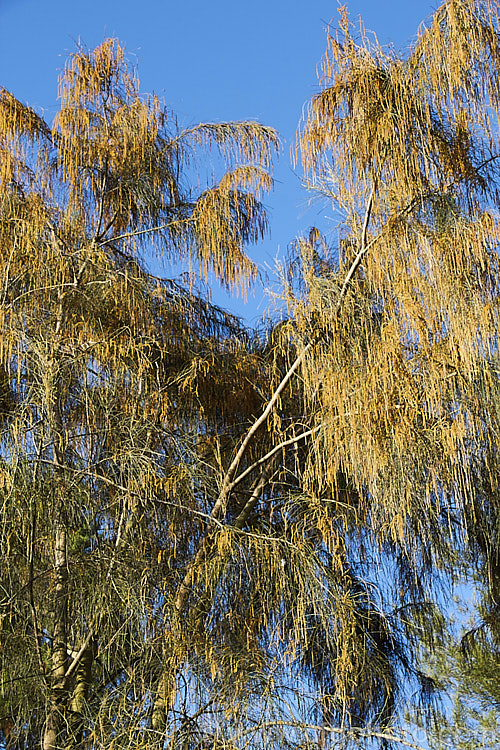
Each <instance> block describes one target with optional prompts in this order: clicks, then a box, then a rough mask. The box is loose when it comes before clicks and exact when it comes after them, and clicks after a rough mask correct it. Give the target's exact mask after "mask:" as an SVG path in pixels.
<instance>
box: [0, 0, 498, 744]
mask: <svg viewBox="0 0 500 750" xmlns="http://www.w3.org/2000/svg"><path fill="white" fill-rule="evenodd" d="M496 13H497V4H496V3H490V2H484V3H479V2H473V1H472V0H449V1H448V2H446V3H444V4H443V5H442V6H441V8H439V9H438V11H437V12H436V14H435V15H434V17H433V19H432V20H431V22H430V24H429V26H428V28H427V29H425V30H423V31H422V32H421V34H420V36H419V37H418V39H417V41H416V43H415V44H414V46H413V47H412V48H411V49H410V51H409V53H408V55H407V57H406V58H404V59H403V58H400V57H399V56H397V55H396V53H394V52H393V51H391V50H386V49H381V48H380V47H379V46H378V45H376V44H372V43H370V42H369V41H368V39H367V37H366V35H364V34H361V36H360V38H359V39H355V38H354V37H353V36H352V34H351V27H350V25H349V21H348V18H347V14H346V12H345V10H342V13H341V21H340V27H339V32H338V34H337V35H336V36H332V37H329V40H328V50H327V54H326V57H325V60H324V67H323V77H322V80H321V90H320V93H319V94H318V95H317V96H315V97H314V98H313V99H312V101H311V102H310V105H309V108H308V110H307V114H306V117H305V119H304V122H303V123H302V125H301V127H300V130H299V138H298V148H299V151H300V153H301V156H302V159H303V162H304V167H305V170H306V174H307V175H308V179H309V182H310V186H311V187H312V188H314V189H315V190H316V191H317V190H320V191H321V190H322V191H324V192H325V193H326V194H328V195H329V196H333V198H334V203H333V208H334V210H335V211H337V212H339V211H340V212H341V214H342V229H341V233H340V241H339V247H338V249H337V250H336V251H335V252H333V251H332V250H331V249H329V248H328V246H327V244H326V242H325V241H324V240H323V239H322V238H321V236H320V235H319V232H317V231H311V233H310V236H309V239H308V240H305V239H301V240H299V241H298V242H297V244H296V250H297V252H296V259H295V261H294V263H291V264H290V267H289V269H288V272H289V278H288V279H287V285H286V293H287V303H288V306H289V316H288V318H287V319H286V320H284V321H282V322H281V323H279V324H274V325H272V324H269V331H268V333H267V335H266V336H262V337H259V336H257V335H256V334H253V333H250V332H247V331H245V330H243V328H242V326H241V324H240V323H239V321H238V320H236V319H235V318H233V317H232V316H230V315H229V314H227V313H224V312H223V311H221V310H219V309H217V308H216V307H214V306H213V305H210V304H208V303H207V302H206V301H205V300H204V299H203V296H202V295H201V294H199V293H197V292H196V291H195V288H194V287H193V286H192V285H191V286H190V285H189V284H188V285H186V286H187V287H188V288H184V287H183V286H182V285H179V284H176V283H174V282H168V281H165V280H162V279H158V278H156V277H154V276H153V275H152V274H151V273H149V272H148V271H147V269H146V266H145V261H144V258H145V253H146V252H150V251H152V250H156V252H157V253H160V254H162V253H163V254H164V255H165V256H166V258H167V259H168V258H173V259H184V260H188V262H189V263H190V264H192V267H193V268H194V267H197V268H199V270H200V272H201V275H202V277H203V276H206V275H207V274H209V273H214V274H215V275H216V277H217V278H218V279H219V280H220V281H221V282H222V283H223V284H226V285H227V286H229V287H230V288H233V289H234V288H236V287H239V288H242V289H244V288H245V285H246V284H247V283H250V282H251V281H252V279H254V278H255V267H254V265H253V264H252V262H251V261H250V260H249V259H248V257H247V256H246V254H245V253H244V245H245V244H246V243H247V242H251V241H255V240H256V239H258V238H259V237H260V236H261V235H262V232H263V231H264V230H265V228H266V217H265V213H264V211H263V209H262V206H261V204H260V202H259V201H260V197H261V195H262V193H263V192H265V191H266V190H268V189H269V188H270V186H271V182H270V178H269V175H268V171H267V170H268V167H269V165H270V159H271V155H272V152H273V151H274V150H275V148H276V143H277V141H276V135H275V133H274V131H272V130H270V129H266V128H264V127H262V126H260V125H257V124H255V123H229V124H223V125H213V124H206V125H200V126H197V127H194V128H191V129H187V130H179V129H178V128H177V126H176V123H175V120H174V119H173V117H172V115H171V114H170V113H169V112H168V111H167V110H166V109H165V108H164V106H163V105H162V104H161V103H160V102H159V101H158V100H157V99H155V98H154V97H150V98H149V99H144V98H141V97H140V96H139V94H138V83H137V80H136V78H135V77H134V75H133V74H132V73H131V72H130V69H129V67H128V66H127V64H126V58H125V56H124V52H123V50H122V49H121V47H120V46H119V45H118V44H117V43H116V42H114V41H107V42H105V43H104V44H103V45H101V47H99V48H97V50H95V51H93V52H86V51H84V50H79V51H77V53H76V54H75V55H73V56H72V57H71V58H70V61H69V63H68V65H67V67H66V69H65V71H64V73H63V75H62V78H61V110H60V113H59V114H58V116H57V118H56V119H55V121H54V124H53V126H52V127H49V126H48V125H46V124H45V123H44V122H43V121H42V120H41V119H40V118H39V117H38V116H37V115H36V114H35V113H34V112H32V111H31V110H30V109H29V108H27V107H25V106H23V105H21V104H20V103H19V102H17V101H16V100H15V99H14V98H13V97H12V96H11V95H10V94H8V92H5V91H2V94H1V100H0V103H1V107H0V112H1V115H0V118H1V120H0V124H1V128H0V148H1V149H2V155H5V158H2V161H1V170H2V171H1V179H2V188H1V191H0V199H1V206H0V233H1V237H0V240H1V242H0V244H1V247H2V248H3V250H2V275H1V279H0V302H1V306H0V315H1V316H2V319H1V322H2V339H1V343H0V406H1V409H2V414H1V419H2V430H3V431H2V453H1V455H2V462H1V464H0V494H1V497H2V502H1V506H0V507H2V514H3V516H2V521H3V525H2V532H1V533H2V537H1V544H2V554H3V555H4V560H5V561H6V562H5V564H4V565H3V566H2V579H1V586H2V589H1V592H2V593H1V615H2V621H1V622H2V624H1V630H0V636H1V646H0V660H1V664H2V683H1V685H0V732H1V733H2V734H1V735H0V736H1V737H2V738H3V739H4V743H5V744H6V745H9V746H10V747H16V748H17V747H19V748H31V747H34V746H35V745H36V746H37V747H38V746H40V743H42V746H43V748H44V750H56V749H57V750H59V748H62V747H64V748H70V747H75V748H76V747H78V748H84V747H85V748H93V747H127V748H131V747H149V748H166V747H168V748H171V750H203V748H206V747H208V746H210V747H220V748H222V747H224V748H232V749H233V750H241V749H242V748H243V747H247V746H249V745H250V746H255V747H259V748H260V747H269V748H271V747H272V748H286V747H295V748H309V747H312V746H318V744H319V745H321V746H322V747H327V746H330V747H335V746H346V745H348V744H349V743H354V744H357V745H358V746H359V744H362V743H365V742H366V743H367V744H368V745H369V746H373V743H374V742H377V741H380V743H382V744H384V743H385V744H386V745H387V743H390V742H398V743H400V744H401V743H402V744H403V745H404V744H405V742H406V741H407V739H406V738H405V736H404V734H403V733H402V731H396V729H394V728H391V723H394V722H396V720H397V717H398V712H399V708H400V706H401V703H402V701H403V699H404V697H405V690H406V691H407V692H411V693H413V692H414V691H415V690H417V688H420V696H421V699H422V701H424V702H425V700H427V699H428V698H429V697H430V695H431V693H432V688H433V684H432V681H431V680H430V679H428V678H426V676H425V675H424V674H421V673H420V672H419V670H418V665H416V664H415V659H414V658H413V657H414V653H413V652H412V650H413V649H414V647H415V643H417V642H418V641H419V637H420V635H421V633H422V632H427V633H429V638H428V642H429V644H430V646H429V647H432V639H433V637H435V635H434V634H437V633H438V632H439V628H440V626H441V624H442V617H441V615H440V613H439V609H438V607H437V606H436V603H435V593H436V592H435V588H436V586H435V585H434V586H433V584H435V582H436V580H438V581H439V580H445V581H449V580H450V579H453V567H454V565H455V563H456V561H457V556H458V555H464V556H466V555H469V557H467V558H466V559H467V561H469V560H470V559H471V558H472V557H474V556H475V557H476V558H478V559H479V560H480V563H481V566H482V567H480V570H479V573H480V575H481V576H482V578H483V581H484V583H485V586H486V589H487V592H488V595H487V598H486V601H485V606H484V612H485V622H487V623H488V624H489V625H491V623H493V625H491V627H490V629H491V633H492V634H493V635H492V638H493V637H496V635H495V633H497V632H498V629H495V628H496V625H494V624H495V623H496V619H497V612H498V609H497V605H496V602H497V596H498V589H499V588H500V577H499V574H498V570H499V567H498V559H499V556H498V499H497V498H498V496H497V491H498V490H497V484H496V483H497V476H498V467H497V447H496V441H495V437H496V435H497V434H498V419H497V415H498V403H499V398H498V396H500V394H499V393H497V391H498V382H499V379H498V366H499V365H498V351H497V326H498V320H497V317H498V306H497V299H498V290H497V276H498V274H497V264H498V260H497V259H498V251H497V244H498V243H497V233H498V217H497V215H496V208H495V207H496V202H497V194H496V170H497V155H498V154H497V132H498V131H497V119H496V118H497V109H498V101H497V99H498V96H497V86H498V83H497V81H498V73H499V72H500V71H499V70H498V68H499V67H500V66H499V65H498V62H499V55H498V39H499V36H498V19H497V15H496ZM205 149H208V150H213V151H214V152H215V154H216V159H217V160H218V161H217V163H218V164H219V165H224V166H225V167H226V169H225V171H224V173H223V174H222V176H221V177H220V179H219V180H218V182H217V183H215V184H207V185H206V186H205V187H204V188H202V189H201V190H200V191H198V192H196V191H195V190H193V189H190V187H189V183H188V175H190V174H192V170H193V169H199V168H201V169H202V170H203V164H204V162H200V161H199V153H200V150H201V151H204V150H205ZM26 653H29V658H28V659H26Z"/></svg>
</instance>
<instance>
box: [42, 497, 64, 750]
mask: <svg viewBox="0 0 500 750" xmlns="http://www.w3.org/2000/svg"><path fill="white" fill-rule="evenodd" d="M61 510H62V509H61V507H60V505H59V508H58V511H59V514H60V513H61ZM66 550H67V539H66V527H65V525H64V524H63V523H61V519H60V518H59V519H58V523H57V526H56V536H55V557H54V569H55V579H56V586H55V600H54V642H53V646H52V669H51V675H50V682H51V695H50V707H49V713H48V716H47V722H46V725H45V731H44V736H43V750H57V747H58V738H59V735H60V728H61V725H62V719H63V715H64V703H65V693H66V666H67V659H68V656H67V617H68V568H67V556H66Z"/></svg>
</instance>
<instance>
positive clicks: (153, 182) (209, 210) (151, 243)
mask: <svg viewBox="0 0 500 750" xmlns="http://www.w3.org/2000/svg"><path fill="white" fill-rule="evenodd" d="M60 94H61V108H60V111H59V113H58V115H57V117H56V118H55V121H54V123H53V125H52V126H49V125H48V124H47V123H45V122H44V121H43V119H41V118H40V117H39V116H38V115H37V114H36V113H35V112H33V111H32V110H31V109H29V108H28V107H26V106H24V105H22V104H21V103H20V102H18V101H17V100H16V99H15V98H14V97H13V96H12V95H11V94H10V93H8V92H7V91H5V90H4V89H2V90H1V91H0V150H1V154H2V156H1V175H0V198H1V204H0V234H1V239H0V244H1V247H2V274H1V278H2V299H1V313H0V315H1V325H2V342H1V347H0V348H1V353H0V359H1V366H0V367H1V372H2V423H3V432H2V470H1V476H2V479H1V483H2V495H3V498H2V507H3V526H2V529H3V531H2V556H3V564H2V584H1V585H2V651H1V659H2V697H1V702H0V705H1V709H0V714H1V717H2V718H1V722H2V723H1V731H2V733H3V737H4V742H5V744H6V745H7V746H9V747H32V746H35V745H36V746H38V745H39V744H40V742H41V743H42V745H43V748H44V750H52V749H53V748H56V747H57V748H59V747H63V746H64V747H69V746H81V745H82V743H84V744H85V743H90V744H96V743H97V744H99V743H100V742H101V740H102V741H103V743H104V744H105V743H106V742H111V741H113V740H118V741H121V739H120V738H121V736H122V735H121V734H120V732H122V731H125V730H127V731H129V735H128V736H129V739H130V738H131V737H132V730H131V729H130V727H135V729H136V730H137V728H138V727H140V726H147V725H148V723H149V725H150V726H151V725H152V726H153V728H154V729H155V731H156V725H155V722H156V723H158V706H159V705H160V703H161V700H163V699H164V698H163V693H162V692H161V691H162V690H164V687H163V683H164V677H163V671H162V670H163V666H162V664H163V658H164V655H165V653H167V656H166V657H165V658H166V659H167V660H170V661H172V662H175V661H176V660H178V659H179V658H180V656H181V654H182V649H183V647H184V646H183V641H181V642H180V643H179V645H178V646H172V647H170V646H169V645H168V639H169V637H170V636H169V633H171V632H172V630H173V629H174V624H173V623H171V622H168V618H163V617H162V608H163V607H164V606H165V601H166V599H167V598H168V597H169V596H172V590H173V588H174V587H175V581H176V579H177V578H178V576H179V575H181V574H182V566H183V565H184V563H185V557H186V556H188V555H189V553H190V551H191V549H192V546H193V545H194V544H196V539H197V537H198V536H199V535H200V534H201V533H202V532H201V520H202V518H203V514H202V511H201V509H200V507H199V506H200V504H202V503H203V487H204V486H205V485H207V483H208V479H205V480H204V481H203V483H202V484H201V485H200V483H199V482H198V481H197V479H196V473H195V470H194V469H193V465H194V464H195V459H196V461H197V462H198V463H199V462H200V461H202V460H203V456H205V455H209V454H210V450H211V449H210V445H211V442H213V439H214V434H217V424H218V423H219V422H220V423H227V422H228V420H237V419H242V418H244V415H245V413H246V411H247V410H248V409H252V408H253V403H254V402H255V399H256V398H257V397H256V395H255V392H254V391H253V389H250V388H249V387H248V384H247V382H246V380H245V378H246V377H248V376H251V375H252V373H254V382H255V384H256V385H258V383H259V378H260V374H259V372H260V369H261V368H260V366H259V363H258V362H257V361H256V357H255V355H254V354H253V353H252V351H251V350H250V349H249V347H248V345H247V343H246V339H245V336H244V335H243V332H242V330H241V326H240V325H239V323H238V322H237V321H236V320H235V319H234V318H233V317H231V316H229V315H227V314H225V313H223V312H222V311H220V310H218V309H217V308H215V307H213V306H211V305H209V304H207V303H206V302H204V301H203V299H202V298H200V297H199V295H197V294H196V293H195V292H194V290H193V289H192V288H191V289H190V288H188V289H183V288H182V287H180V286H179V285H177V284H175V283H174V282H168V281H164V280H162V279H157V278H156V277H154V276H153V275H152V274H151V273H149V272H148V271H147V269H146V266H145V262H144V257H145V255H144V253H145V248H147V250H148V252H151V250H152V249H154V248H156V249H157V250H158V252H159V253H161V254H163V255H165V256H166V257H167V258H174V259H185V260H189V261H190V262H192V263H193V264H197V265H198V266H199V267H200V269H201V272H202V274H204V275H205V276H206V275H207V274H208V273H214V274H215V276H216V277H217V278H218V279H219V280H220V281H221V282H222V283H223V284H226V285H227V286H229V287H235V286H236V285H239V286H241V287H243V288H244V287H245V285H246V284H247V282H248V281H249V280H250V279H252V278H254V277H255V273H256V267H255V266H254V264H253V263H252V262H251V261H250V260H249V258H248V257H247V256H246V254H245V253H244V245H245V244H246V243H248V242H251V241H255V240H256V239H257V238H258V237H260V236H262V234H263V232H264V231H265V229H266V226H267V219H266V214H265V211H264V209H263V207H262V205H261V203H260V202H259V199H258V198H259V195H260V194H261V192H262V191H266V190H268V189H269V188H270V186H271V179H270V177H269V174H268V172H267V169H268V167H269V166H270V163H271V157H272V154H273V152H274V151H275V150H276V148H277V145H278V141H277V136H276V133H275V132H274V131H273V130H272V129H270V128H266V127H264V126H262V125H259V124H257V123H251V122H247V123H246V122H242V123H226V124H202V125H199V126H196V127H193V128H190V129H187V130H180V129H179V128H178V126H177V124H176V121H175V118H174V117H173V115H171V114H170V113H169V111H168V110H167V109H166V108H165V107H164V106H163V105H162V104H161V102H160V101H159V100H158V99H157V98H156V97H150V98H148V99H144V98H141V97H140V95H139V91H138V82H137V80H136V78H135V76H134V74H133V73H132V72H131V70H130V68H129V66H128V64H127V61H126V58H125V53H124V50H123V48H121V47H120V45H119V44H118V43H116V42H115V41H113V40H107V41H106V42H104V43H103V44H102V45H101V46H100V47H98V48H97V49H95V50H94V51H92V52H88V51H86V50H83V49H79V50H78V51H77V52H76V53H75V54H74V55H72V56H71V58H70V60H69V63H68V65H67V67H66V69H65V70H64V72H63V74H62V76H61V82H60ZM204 147H208V148H210V149H215V150H216V151H217V152H218V159H219V163H221V164H222V165H223V166H224V167H225V169H224V170H223V173H222V176H221V178H220V180H219V181H218V182H217V183H214V184H212V185H210V184H208V185H207V187H206V188H205V189H201V190H199V191H198V192H196V190H195V189H192V188H190V186H189V182H188V177H189V175H190V174H193V170H194V169H195V168H196V166H197V164H199V157H198V151H199V150H200V148H204ZM232 363H234V366H232ZM230 369H231V382H230V381H229V375H228V372H229V370H230ZM208 371H209V374H208V375H207V372H208ZM243 374H244V375H243ZM244 376H245V378H244ZM236 388H239V389H240V390H239V394H238V395H239V397H240V398H239V400H238V403H236V401H235V397H234V391H235V389H236ZM231 399H232V401H231ZM196 470H199V467H196ZM186 513H187V516H186ZM191 513H194V514H196V513H198V517H197V516H196V515H195V516H194V521H193V517H192V516H191V515H190V514H191ZM183 555H184V557H183ZM184 640H189V639H188V638H186V639H184ZM162 643H163V646H162ZM168 652H170V653H168ZM165 668H166V667H165ZM134 691H135V694H136V696H137V697H136V698H135V699H131V702H130V707H129V705H128V700H129V697H130V695H131V694H132V693H134ZM151 714H152V718H151ZM148 717H149V718H148ZM104 738H105V740H104ZM160 740H161V737H160ZM158 741H159V740H158V738H157V739H156V743H158ZM153 744H155V743H153ZM159 744H160V745H161V744H162V741H159Z"/></svg>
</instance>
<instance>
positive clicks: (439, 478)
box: [290, 0, 500, 632]
mask: <svg viewBox="0 0 500 750" xmlns="http://www.w3.org/2000/svg"><path fill="white" fill-rule="evenodd" d="M499 39H500V37H499V26H498V4H497V3H496V2H476V0H448V1H447V2H445V3H443V4H442V6H441V7H440V8H439V9H438V10H437V11H436V13H435V14H434V16H433V18H432V19H431V21H430V23H429V25H428V27H427V28H423V29H422V30H421V31H420V32H419V35H418V37H417V40H416V42H415V44H414V45H413V46H412V48H411V49H410V51H409V53H408V55H407V56H406V57H405V58H402V57H400V56H399V55H397V54H396V53H395V52H394V51H393V50H391V49H385V48H381V47H380V46H379V45H378V44H376V43H373V42H372V41H371V40H370V39H369V37H368V36H367V35H366V34H365V33H364V31H363V29H362V30H361V35H360V37H359V39H356V38H354V37H353V35H352V31H351V25H350V23H349V19H348V17H347V13H346V10H345V8H343V9H341V20H340V26H339V31H338V32H337V34H334V35H332V36H330V37H329V40H328V49H327V53H326V56H325V58H324V61H323V67H322V78H321V91H320V92H319V93H318V94H317V95H316V96H315V97H313V99H312V100H311V102H310V104H309V107H308V110H307V112H306V115H305V117H304V121H303V123H302V124H301V126H300V129H299V135H298V148H299V151H300V155H301V158H302V161H303V164H304V168H305V171H306V174H307V175H308V180H309V183H310V186H311V187H312V188H313V189H315V190H319V191H323V192H324V193H325V194H326V195H328V196H329V197H330V198H331V199H332V200H333V207H334V210H335V211H336V212H337V213H338V214H339V215H340V216H341V224H340V232H339V234H340V241H339V246H338V249H337V251H336V252H333V251H332V250H331V249H329V248H328V247H327V246H326V244H325V242H324V241H322V240H321V238H320V237H319V234H318V233H317V232H312V233H311V236H310V237H309V239H308V240H306V239H303V240H301V241H299V243H298V245H297V250H298V256H299V264H298V267H299V269H300V270H299V272H298V273H299V277H300V283H299V287H300V289H301V294H300V295H296V294H295V295H294V294H293V287H294V285H295V286H296V284H297V278H296V274H295V277H294V274H293V273H292V278H291V279H290V295H291V299H290V305H291V309H292V310H293V314H294V315H295V316H296V328H297V333H298V340H299V341H300V342H301V344H300V345H298V347H299V352H300V354H299V359H300V362H301V373H302V377H303V388H304V398H305V401H306V404H307V410H308V412H309V413H311V414H314V420H315V421H314V424H316V425H318V429H317V430H316V432H315V433H314V436H313V437H312V438H311V443H312V444H313V447H312V451H311V453H310V455H309V456H308V459H307V462H306V465H305V468H304V474H303V481H304V486H305V487H307V488H309V491H310V492H311V493H313V492H314V493H318V494H319V495H321V496H331V495H333V496H334V497H336V496H337V497H338V478H339V476H347V477H348V479H349V483H350V484H351V485H352V488H353V489H354V491H355V492H354V498H355V499H354V501H351V502H347V503H346V502H345V501H342V502H336V503H335V512H336V514H337V519H338V521H337V523H339V524H343V526H344V528H345V529H346V530H348V533H349V534H352V533H353V529H358V532H357V534H358V535H359V536H360V537H361V538H362V540H363V541H362V543H363V545H366V543H367V539H368V540H369V542H368V547H364V549H365V550H370V549H371V550H373V549H374V548H375V549H378V550H379V551H380V554H384V552H386V551H388V550H390V551H391V554H393V555H395V558H394V559H395V561H396V563H397V568H398V570H399V575H400V578H398V581H399V584H398V585H399V587H400V588H399V594H400V595H402V596H403V598H404V597H405V596H406V597H408V595H410V597H413V598H415V597H417V596H421V595H422V593H423V592H424V591H425V590H426V588H427V587H428V582H429V573H430V572H431V571H433V570H436V568H437V569H439V568H441V569H446V570H449V571H450V573H451V574H452V575H453V569H454V567H456V560H457V554H458V555H462V556H467V555H469V557H468V559H469V560H472V561H474V563H476V562H477V561H478V560H479V561H480V568H481V576H482V577H483V581H484V584H485V587H486V590H487V603H488V604H487V609H488V611H489V615H488V618H489V620H490V624H491V626H492V628H493V630H494V631H496V632H497V631H498V624H497V620H498V597H499V596H500V578H499V576H498V571H499V568H498V559H499V557H498V556H499V547H498V541H499V540H498V520H499V494H498V493H499V487H498V477H499V475H500V474H499V464H498V428H499V423H498V414H499V412H498V403H499V396H500V392H499V382H500V381H499V352H498V324H499V307H498V300H499V282H498V279H499V275H498V270H499V268H498V267H499V260H498V258H499V255H498V249H499V232H500V226H499V221H498V210H497V207H498V200H499V196H498V165H499V161H498V160H499V157H500V152H499V148H498V123H499V119H498V116H499V105H500V101H499V90H498V80H499V64H500V46H499V43H500V42H499ZM452 548H453V550H455V551H454V552H451V549H452ZM396 590H397V587H396ZM427 590H428V589H427ZM495 623H496V624H495Z"/></svg>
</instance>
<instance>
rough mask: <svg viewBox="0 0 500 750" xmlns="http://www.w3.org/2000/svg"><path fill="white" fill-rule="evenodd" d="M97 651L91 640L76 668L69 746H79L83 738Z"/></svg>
mask: <svg viewBox="0 0 500 750" xmlns="http://www.w3.org/2000/svg"><path fill="white" fill-rule="evenodd" d="M95 653H96V649H95V642H94V641H93V640H91V641H90V643H89V645H88V646H87V648H86V649H85V651H84V652H83V654H82V657H81V659H80V661H79V663H78V666H77V668H76V670H75V684H74V687H73V694H72V698H71V704H70V709H71V714H70V724H69V730H70V731H69V734H70V737H69V742H68V743H67V745H66V747H67V748H73V747H78V746H79V745H80V743H81V742H82V740H83V732H84V728H85V718H84V715H85V707H86V705H87V700H88V697H89V692H90V684H91V678H92V664H93V663H94V658H95Z"/></svg>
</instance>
